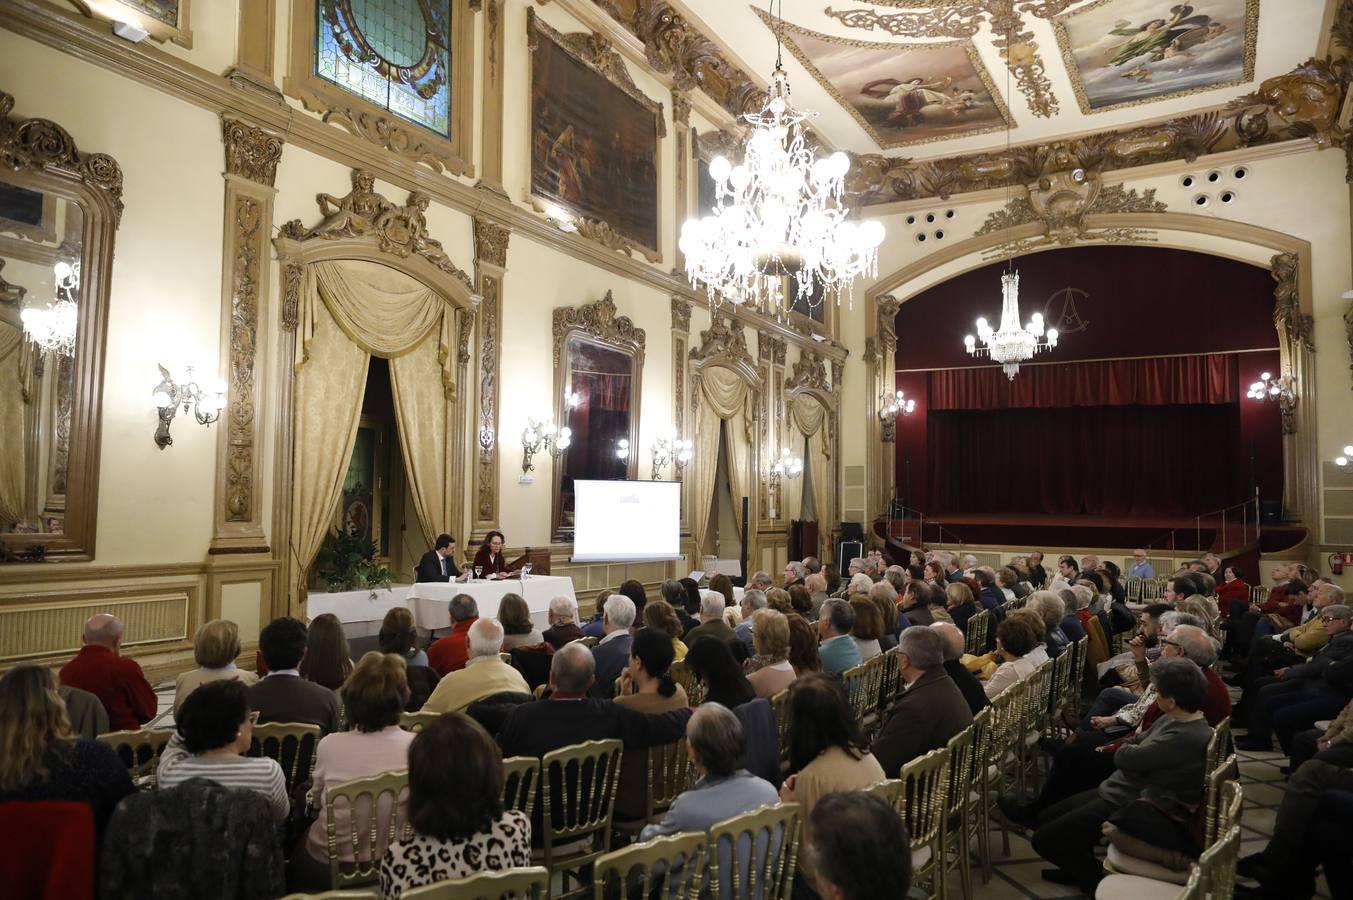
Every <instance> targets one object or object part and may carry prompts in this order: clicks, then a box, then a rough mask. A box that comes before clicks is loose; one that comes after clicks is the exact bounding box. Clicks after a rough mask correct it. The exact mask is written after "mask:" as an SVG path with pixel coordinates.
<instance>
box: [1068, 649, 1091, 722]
mask: <svg viewBox="0 0 1353 900" xmlns="http://www.w3.org/2000/svg"><path fill="white" fill-rule="evenodd" d="M1089 648H1090V637H1089V635H1086V636H1085V637H1083V638H1081V639H1080V640H1079V641H1076V642H1075V643H1073V644H1072V645H1071V646H1069V647H1067V649H1066V650H1065V651H1064V652H1066V653H1073V654H1074V655H1073V656H1072V657H1071V675H1070V678H1069V679H1068V683H1067V686H1066V709H1067V711H1068V712H1069V713H1070V714H1071V715H1073V716H1077V715H1080V711H1081V697H1082V695H1083V694H1084V690H1085V657H1086V654H1087V653H1089Z"/></svg>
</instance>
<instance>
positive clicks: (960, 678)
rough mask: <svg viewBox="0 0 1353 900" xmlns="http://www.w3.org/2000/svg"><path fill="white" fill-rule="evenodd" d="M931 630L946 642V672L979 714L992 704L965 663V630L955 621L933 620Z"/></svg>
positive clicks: (971, 708) (969, 706)
mask: <svg viewBox="0 0 1353 900" xmlns="http://www.w3.org/2000/svg"><path fill="white" fill-rule="evenodd" d="M910 630H911V629H910V628H908V629H907V631H910ZM930 630H932V631H934V632H935V633H936V634H938V635H939V636H940V638H941V639H942V640H943V642H944V643H943V647H944V673H945V674H946V675H948V676H949V680H950V681H952V682H953V683H954V684H955V685H956V686H957V687H958V691H959V693H960V694H962V695H963V699H964V701H965V702H967V704H968V710H969V711H970V712H971V713H972V714H973V715H977V713H978V712H979V711H980V710H982V709H983V708H984V707H987V706H990V705H991V698H990V697H988V696H987V692H986V691H985V690H983V689H982V682H980V681H978V680H977V676H976V675H974V674H973V673H971V672H969V671H968V667H967V666H965V665H963V650H964V647H965V645H966V643H967V641H966V640H965V638H964V637H963V632H962V631H961V630H959V627H958V626H957V625H955V624H954V623H953V622H932V623H931V624H930ZM902 633H903V634H906V633H907V632H906V631H904V632H902ZM899 640H900V639H899Z"/></svg>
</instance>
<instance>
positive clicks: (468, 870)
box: [380, 713, 531, 900]
mask: <svg viewBox="0 0 1353 900" xmlns="http://www.w3.org/2000/svg"><path fill="white" fill-rule="evenodd" d="M408 756H409V799H408V808H409V825H410V826H411V827H412V828H413V836H412V837H411V838H409V839H408V840H403V841H398V842H396V843H393V844H391V845H390V846H389V847H387V848H386V849H385V855H384V856H383V857H381V866H380V885H381V897H382V898H383V900H397V898H399V897H401V896H403V895H404V892H405V891H408V890H410V889H412V888H416V887H423V886H425V885H430V884H437V883H438V882H442V881H450V880H452V879H458V878H468V877H470V876H471V875H478V874H479V873H480V872H497V871H502V870H505V869H519V868H523V867H525V866H529V865H531V820H530V818H529V817H527V815H526V814H525V813H523V812H520V811H519V810H515V809H506V810H505V809H504V808H503V759H502V756H501V754H499V752H498V747H497V746H496V745H495V744H494V743H493V738H492V737H490V736H489V734H488V732H486V731H485V730H484V728H483V726H481V725H480V724H479V723H478V722H476V721H475V720H474V719H471V718H470V717H469V716H465V715H462V714H460V713H450V714H448V715H444V716H442V717H441V718H440V719H437V720H436V721H433V722H429V723H428V724H427V725H426V726H425V727H424V728H423V730H422V731H420V732H418V734H417V735H415V736H414V739H413V741H412V742H411V743H410V744H409V751H408Z"/></svg>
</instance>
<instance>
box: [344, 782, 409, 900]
mask: <svg viewBox="0 0 1353 900" xmlns="http://www.w3.org/2000/svg"><path fill="white" fill-rule="evenodd" d="M408 789H409V773H408V772H407V771H399V772H383V773H381V774H380V775H372V776H370V777H367V778H354V779H353V780H351V781H345V782H343V783H342V784H336V785H334V786H333V787H330V788H327V789H326V790H325V796H324V829H325V835H326V841H327V843H328V848H329V875H330V878H331V885H332V886H333V887H335V888H344V887H351V886H353V885H357V884H369V883H371V882H373V881H375V880H376V877H377V875H378V874H379V871H380V861H381V856H382V855H383V854H384V853H385V848H386V847H388V846H389V845H390V844H393V843H394V842H396V841H400V840H406V839H407V838H409V837H411V836H412V829H411V828H410V827H409V824H408V821H407V816H406V815H405V814H404V811H403V810H402V809H401V808H400V801H401V800H402V799H404V798H406V797H407V795H408ZM387 798H388V806H386V808H385V809H384V810H382V806H383V803H382V801H385V800H386V799H387ZM340 812H343V813H345V814H346V817H347V834H345V835H342V836H341V837H342V838H343V845H342V847H340V845H339V840H340V835H339V827H338V826H339V820H340V818H342V816H340V815H339V813H340ZM382 813H384V814H382ZM382 820H384V821H383V822H382ZM344 851H346V852H347V853H350V854H351V856H352V861H351V862H348V861H345V860H344V859H343V855H344Z"/></svg>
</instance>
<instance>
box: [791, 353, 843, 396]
mask: <svg viewBox="0 0 1353 900" xmlns="http://www.w3.org/2000/svg"><path fill="white" fill-rule="evenodd" d="M801 389H807V390H815V391H821V392H823V393H824V394H829V393H831V389H832V385H831V383H830V382H829V381H828V380H827V366H826V364H825V363H824V361H823V359H822V357H821V356H818V355H817V354H816V353H814V352H813V351H811V350H804V351H803V352H802V353H800V354H799V358H798V359H797V360H795V361H794V367H793V368H792V369H790V372H789V380H788V381H786V382H785V390H786V391H791V392H792V391H796V390H801Z"/></svg>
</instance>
